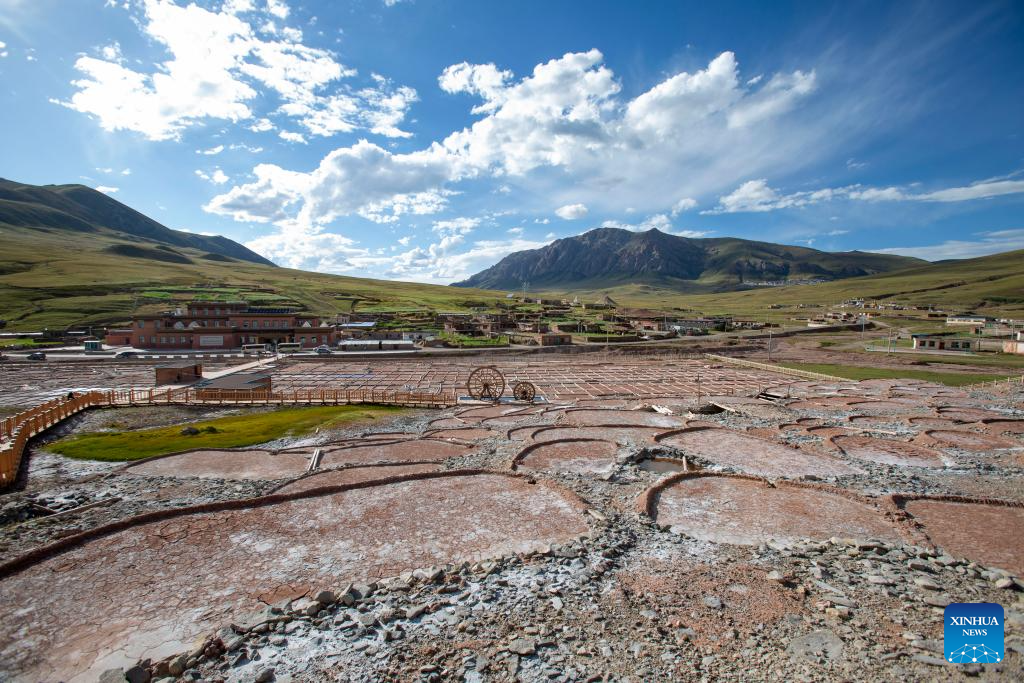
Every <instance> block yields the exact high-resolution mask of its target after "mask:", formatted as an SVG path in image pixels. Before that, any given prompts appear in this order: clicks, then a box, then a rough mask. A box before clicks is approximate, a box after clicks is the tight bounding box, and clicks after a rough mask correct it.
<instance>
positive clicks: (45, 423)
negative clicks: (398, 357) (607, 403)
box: [0, 387, 458, 489]
mask: <svg viewBox="0 0 1024 683" xmlns="http://www.w3.org/2000/svg"><path fill="white" fill-rule="evenodd" d="M457 402H458V396H457V395H456V394H455V392H454V391H453V390H444V391H437V392H432V393H431V392H417V391H397V390H394V389H296V390H292V391H269V390H258V389H257V390H245V389H194V388H191V387H184V388H178V389H112V390H109V391H90V392H88V393H84V394H77V395H75V396H74V398H59V399H53V400H51V401H47V402H46V403H42V404H40V405H38V406H35V407H33V408H29V409H28V410H25V411H23V412H20V413H17V414H15V415H11V416H10V417H7V418H5V419H4V420H2V421H0V489H3V488H5V487H7V486H10V485H11V484H13V483H14V481H15V479H17V476H18V470H19V469H20V467H21V458H22V455H23V454H24V452H25V446H26V444H28V441H29V439H31V438H32V437H33V436H36V435H37V434H39V433H41V432H43V431H45V430H46V429H49V428H50V427H53V426H54V425H56V424H57V423H59V422H61V421H62V420H64V419H65V418H68V417H70V416H72V415H74V414H75V413H78V412H80V411H82V410H85V409H86V408H92V407H95V406H131V405H209V404H213V405H223V404H232V405H345V404H354V403H375V404H381V405H398V406H405V407H411V408H444V407H447V406H452V405H455V404H456V403H457Z"/></svg>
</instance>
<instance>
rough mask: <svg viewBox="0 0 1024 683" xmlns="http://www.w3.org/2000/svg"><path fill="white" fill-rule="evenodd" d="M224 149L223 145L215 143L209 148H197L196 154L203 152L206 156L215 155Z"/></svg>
mask: <svg viewBox="0 0 1024 683" xmlns="http://www.w3.org/2000/svg"><path fill="white" fill-rule="evenodd" d="M223 151H224V145H216V146H215V147H210V148H209V149H197V150H196V154H205V155H206V156H215V155H217V154H220V153H221V152H223Z"/></svg>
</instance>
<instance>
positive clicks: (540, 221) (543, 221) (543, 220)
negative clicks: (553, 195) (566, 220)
mask: <svg viewBox="0 0 1024 683" xmlns="http://www.w3.org/2000/svg"><path fill="white" fill-rule="evenodd" d="M533 222H534V223H537V224H538V225H547V224H548V223H550V222H551V219H550V218H534V219H533Z"/></svg>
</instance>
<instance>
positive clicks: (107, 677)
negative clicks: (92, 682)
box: [99, 669, 125, 683]
mask: <svg viewBox="0 0 1024 683" xmlns="http://www.w3.org/2000/svg"><path fill="white" fill-rule="evenodd" d="M124 681H125V677H124V669H107V670H106V671H104V672H103V673H101V674H100V678H99V683H124Z"/></svg>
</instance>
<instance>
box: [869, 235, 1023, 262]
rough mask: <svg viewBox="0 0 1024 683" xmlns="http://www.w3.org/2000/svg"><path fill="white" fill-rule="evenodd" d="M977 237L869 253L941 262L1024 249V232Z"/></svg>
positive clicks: (889, 248) (888, 248)
mask: <svg viewBox="0 0 1024 683" xmlns="http://www.w3.org/2000/svg"><path fill="white" fill-rule="evenodd" d="M977 236H978V237H979V238H980V239H977V240H973V241H968V240H947V241H945V242H942V243H941V244H934V245H930V246H925V247H887V248H885V249H871V251H874V252H880V253H883V254H900V255H901V256H914V257H916V258H921V259H925V260H927V261H942V260H944V259H962V258H975V257H977V256H988V255H989V254H998V253H1000V252H1004V251H1013V250H1016V249H1024V230H996V231H991V232H981V233H977Z"/></svg>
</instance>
